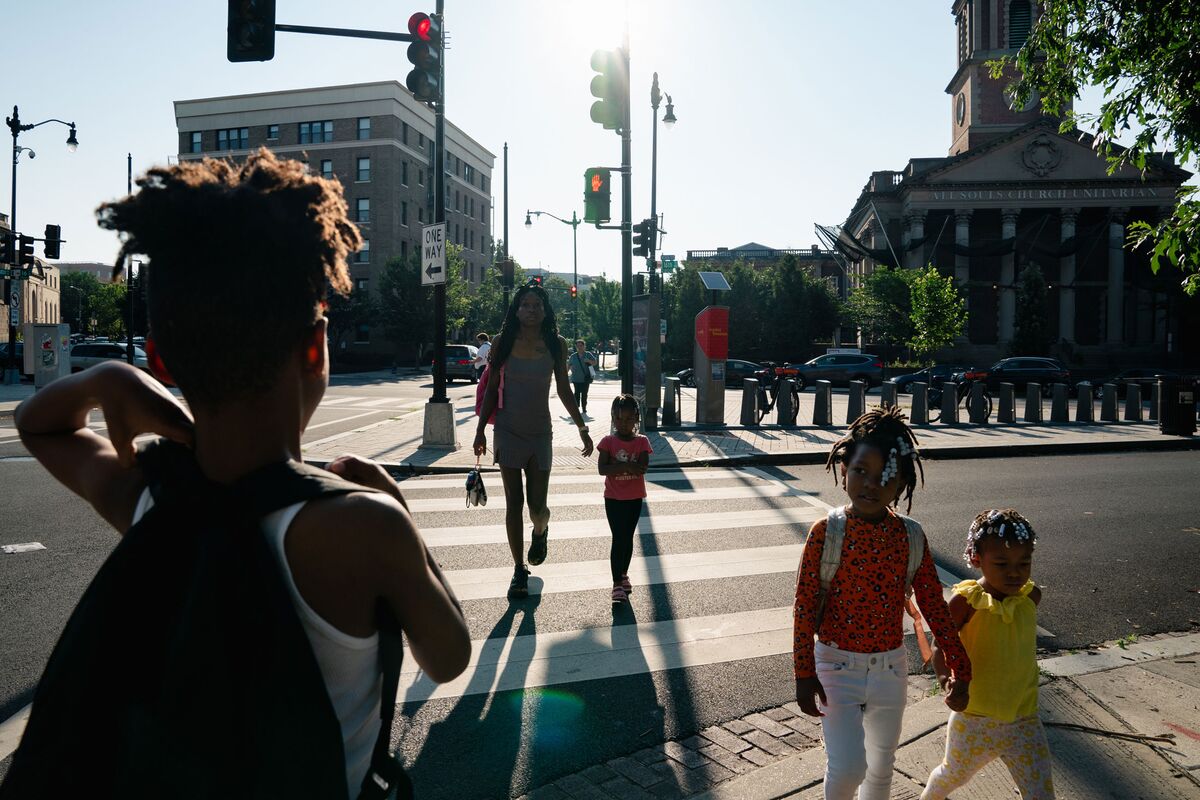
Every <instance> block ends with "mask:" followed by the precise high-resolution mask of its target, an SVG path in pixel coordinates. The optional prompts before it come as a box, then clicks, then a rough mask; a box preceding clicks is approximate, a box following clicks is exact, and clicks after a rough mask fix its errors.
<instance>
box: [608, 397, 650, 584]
mask: <svg viewBox="0 0 1200 800" xmlns="http://www.w3.org/2000/svg"><path fill="white" fill-rule="evenodd" d="M640 421H641V409H640V408H639V407H638V401H637V398H636V397H634V396H633V395H631V394H621V395H617V397H616V399H615V400H613V403H612V426H613V430H614V431H615V433H611V434H609V435H608V436H605V437H604V438H603V439H601V440H600V444H598V445H597V446H596V450H597V451H598V452H599V456H598V461H599V463H600V467H599V470H600V474H601V475H603V476H604V514H605V516H607V517H608V529H609V531H610V532H611V533H612V547H611V548H610V549H609V553H608V562H609V567H610V568H611V570H612V579H613V588H612V602H613V605H617V604H619V603H624V602H626V601H627V600H628V599H629V594H630V593H631V592H632V591H633V586H632V585H631V584H630V583H629V562H630V561H632V560H633V533H634V531H635V530H637V524H638V519H640V518H641V516H642V504H643V503H644V502H645V499H646V477H645V476H646V467H647V466H648V465H649V464H650V454H651V453H653V452H654V450H653V448H651V447H650V440H649V439H647V438H646V436H645V435H644V434H641V433H638V423H639V422H640Z"/></svg>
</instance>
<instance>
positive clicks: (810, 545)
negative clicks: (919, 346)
mask: <svg viewBox="0 0 1200 800" xmlns="http://www.w3.org/2000/svg"><path fill="white" fill-rule="evenodd" d="M839 465H840V472H841V482H842V489H843V490H844V491H845V492H846V495H847V496H848V497H849V499H850V503H849V505H847V506H843V507H841V508H835V509H832V510H831V511H830V512H829V514H828V515H827V517H826V518H825V519H821V520H817V521H816V522H815V523H813V526H812V529H811V531H810V532H809V535H808V540H807V542H806V543H805V545H804V552H803V554H802V556H801V561H800V569H799V571H798V573H797V580H796V602H795V607H794V618H793V623H794V643H793V662H794V663H793V667H794V673H795V677H796V702H797V703H798V704H799V706H800V709H801V710H802V711H803V712H804V713H805V714H808V715H810V716H815V717H820V718H821V730H822V734H823V737H824V739H825V751H826V759H827V760H826V767H825V797H826V798H828V799H829V800H850V798H851V797H853V796H854V793H855V790H856V789H857V790H858V800H886V798H887V797H888V796H889V793H890V790H891V783H892V765H893V762H894V761H895V756H896V748H897V746H898V745H899V742H900V728H901V723H902V721H903V718H904V705H905V699H906V694H905V689H906V686H907V678H908V656H907V651H906V650H905V647H904V629H903V626H902V619H903V614H904V608H905V600H906V595H907V593H908V592H909V591H910V590H911V591H912V592H913V593H914V594H915V596H916V599H917V603H918V604H919V605H920V609H921V612H922V613H923V614H924V615H925V617H926V618H927V619H928V620H929V624H930V628H931V629H932V630H933V633H934V637H935V638H936V640H937V643H938V645H939V647H940V648H941V650H942V652H943V653H944V654H945V656H944V657H945V660H946V663H947V664H948V665H949V667H950V669H952V670H953V676H952V678H951V679H950V680H949V681H948V683H947V695H946V705H947V706H949V707H950V708H951V709H953V710H956V711H962V710H963V709H965V708H966V707H967V702H968V684H969V682H970V680H971V664H970V661H969V660H968V658H967V655H966V652H965V651H964V650H963V646H962V643H961V642H959V640H958V631H957V629H956V628H955V627H954V624H953V621H952V620H951V618H950V612H949V611H948V610H947V608H946V602H945V601H944V600H943V599H942V589H941V586H940V584H939V583H938V578H937V572H936V570H935V569H934V565H933V558H932V556H931V555H930V553H929V547H928V545H927V544H926V543H925V536H924V532H923V531H922V530H921V526H920V524H918V523H917V522H916V521H915V520H912V519H910V518H909V517H906V516H901V515H900V514H898V513H896V512H894V511H893V510H892V508H893V507H898V506H899V503H900V497H901V496H902V495H903V496H904V498H905V499H906V500H907V501H908V506H907V509H911V508H912V493H913V488H914V487H915V486H916V483H917V474H918V473H917V470H918V469H921V462H920V454H919V453H918V451H917V439H916V436H915V434H914V433H913V431H912V429H911V428H909V426H908V424H907V422H906V417H905V416H904V414H903V413H902V412H900V411H899V410H898V409H897V408H895V407H894V406H889V407H885V408H877V409H873V410H871V411H869V412H867V413H866V414H863V415H862V416H861V417H859V418H858V419H856V420H855V421H854V422H853V423H852V424H851V426H850V430H849V432H848V433H847V434H846V436H844V437H843V438H842V439H840V440H838V441H837V442H836V443H835V444H834V445H833V448H832V450H831V451H830V453H829V458H828V460H827V461H826V465H825V466H826V469H827V470H830V471H833V470H834V469H835V468H836V467H837V466H839ZM921 478H922V480H923V479H924V470H923V469H921ZM834 480H835V481H836V480H837V476H836V474H835V476H834ZM814 636H815V638H816V642H815V643H814ZM818 700H819V703H818V702H817V701H818Z"/></svg>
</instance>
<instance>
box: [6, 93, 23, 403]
mask: <svg viewBox="0 0 1200 800" xmlns="http://www.w3.org/2000/svg"><path fill="white" fill-rule="evenodd" d="M8 127H9V128H11V129H12V137H13V150H12V206H10V208H11V211H10V212H9V215H8V225H9V228H8V230H9V233H11V234H12V235H13V236H14V237H15V236H16V235H17V158H18V157H19V156H20V155H21V151H20V150H18V149H17V134H19V133H20V132H21V117H20V115H18V113H17V107H16V106H13V115H12V118H11V119H9V120H8ZM13 246H14V252H15V247H16V242H15V241H14V242H13ZM13 260H14V261H16V262H18V263H16V264H9V266H10V267H17V266H20V261H21V258H20V256H19V255H18V256H17V258H15V259H13ZM4 288H5V289H6V290H7V291H8V296H7V297H5V298H4V302H6V303H8V304H9V307H8V313H9V317H8V368H7V369H6V370H5V371H4V382H5V383H7V384H17V383H20V382H21V373H20V371H19V368H18V367H17V320H18V317H19V316H20V313H21V312H20V306H17V307H16V314H14V313H13V311H14V307H13V305H12V301H13V298H14V297H16V298H19V297H20V296H21V280H20V278H13V279H12V280H11V281H5V282H4Z"/></svg>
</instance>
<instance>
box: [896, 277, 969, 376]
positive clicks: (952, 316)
mask: <svg viewBox="0 0 1200 800" xmlns="http://www.w3.org/2000/svg"><path fill="white" fill-rule="evenodd" d="M909 288H910V298H911V305H912V327H913V335H912V338H911V339H909V340H908V346H909V347H911V348H912V349H913V351H915V352H916V354H917V356H918V357H919V358H922V359H925V358H929V357H930V356H932V355H933V353H934V352H936V351H937V350H940V349H941V348H943V347H949V346H950V345H951V344H953V343H954V340H955V339H956V338H958V337H959V336H960V335H962V332H963V329H964V328H965V327H966V325H967V301H966V298H964V297H963V296H962V295H961V293H960V292H959V291H958V289H957V288H955V286H954V278H953V277H952V276H949V275H942V274H941V273H940V272H938V271H937V268H936V267H934V266H933V265H932V264H930V265H928V266H926V267H925V269H920V270H916V271H915V272H913V273H912V279H911V280H910V282H909Z"/></svg>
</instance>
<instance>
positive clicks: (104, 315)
mask: <svg viewBox="0 0 1200 800" xmlns="http://www.w3.org/2000/svg"><path fill="white" fill-rule="evenodd" d="M125 298H126V290H125V284H123V283H102V284H100V285H99V288H98V290H97V291H96V294H95V297H94V300H93V302H91V303H89V304H88V307H89V308H90V309H91V314H92V319H94V320H96V330H95V332H96V333H97V334H99V335H100V336H107V337H108V338H109V339H120V338H122V337H123V336H125V314H126V310H127V309H128V306H127V305H126V300H125Z"/></svg>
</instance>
